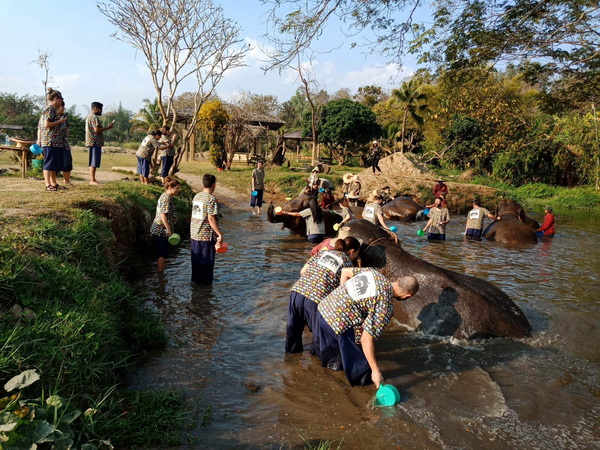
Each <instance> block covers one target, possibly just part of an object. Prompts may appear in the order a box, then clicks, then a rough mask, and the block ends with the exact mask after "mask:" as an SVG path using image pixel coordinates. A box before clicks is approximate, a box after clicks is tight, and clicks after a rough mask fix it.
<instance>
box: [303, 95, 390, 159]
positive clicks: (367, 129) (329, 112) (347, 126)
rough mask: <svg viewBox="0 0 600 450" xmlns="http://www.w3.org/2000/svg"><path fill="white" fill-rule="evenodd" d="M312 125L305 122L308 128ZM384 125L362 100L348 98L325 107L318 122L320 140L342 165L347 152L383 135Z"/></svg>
mask: <svg viewBox="0 0 600 450" xmlns="http://www.w3.org/2000/svg"><path fill="white" fill-rule="evenodd" d="M308 126H309V124H306V126H305V130H306V129H307V128H308ZM381 132H382V130H381V127H380V126H379V124H378V123H377V119H376V117H375V114H374V113H373V111H371V109H370V108H368V107H367V106H365V105H363V104H362V103H359V102H355V101H352V100H347V99H340V100H333V101H331V102H329V103H327V105H325V107H324V108H323V111H322V113H321V118H320V120H319V124H318V135H319V142H322V143H324V144H326V145H327V146H328V147H329V148H330V150H331V155H332V157H334V158H335V159H336V161H337V162H338V163H339V164H340V165H342V164H344V163H345V161H346V158H347V157H348V155H351V154H358V151H359V150H360V148H361V147H363V146H364V145H365V144H367V143H368V142H369V141H371V140H372V139H373V138H377V137H379V136H381Z"/></svg>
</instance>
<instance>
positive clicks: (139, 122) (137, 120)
mask: <svg viewBox="0 0 600 450" xmlns="http://www.w3.org/2000/svg"><path fill="white" fill-rule="evenodd" d="M144 103H145V105H144V107H143V108H142V109H140V111H139V112H138V113H136V114H135V115H134V116H133V119H131V120H130V121H129V122H131V130H130V132H132V131H137V130H140V131H143V132H144V133H148V132H149V131H151V130H158V129H159V128H160V127H162V126H163V119H162V115H161V113H160V107H159V106H158V98H157V99H155V100H154V102H151V101H150V99H149V98H145V99H144Z"/></svg>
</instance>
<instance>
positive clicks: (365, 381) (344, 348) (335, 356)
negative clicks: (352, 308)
mask: <svg viewBox="0 0 600 450" xmlns="http://www.w3.org/2000/svg"><path fill="white" fill-rule="evenodd" d="M318 324H319V325H318V332H319V346H320V350H321V365H322V366H323V367H327V368H329V369H333V370H339V365H340V362H341V366H342V368H343V370H344V373H345V374H346V378H347V379H348V381H349V382H350V385H351V386H367V385H369V384H371V383H373V380H371V366H369V363H368V361H367V358H366V357H365V354H364V353H363V351H362V348H360V347H359V346H358V345H357V344H356V342H355V341H354V328H350V329H349V330H346V331H345V332H344V333H342V334H335V332H334V331H333V329H332V328H331V327H330V326H329V324H328V323H327V322H326V321H325V319H323V317H322V316H321V314H318Z"/></svg>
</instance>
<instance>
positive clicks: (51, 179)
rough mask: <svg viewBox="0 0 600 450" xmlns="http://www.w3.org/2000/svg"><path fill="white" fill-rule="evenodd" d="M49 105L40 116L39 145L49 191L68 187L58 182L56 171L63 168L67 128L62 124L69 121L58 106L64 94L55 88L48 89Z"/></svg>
mask: <svg viewBox="0 0 600 450" xmlns="http://www.w3.org/2000/svg"><path fill="white" fill-rule="evenodd" d="M47 98H48V106H47V107H46V108H45V109H44V111H43V112H42V117H41V118H40V123H39V128H40V130H39V131H40V133H39V135H40V139H39V141H40V142H39V145H40V146H41V147H42V152H43V154H44V181H45V182H46V190H47V191H57V190H59V189H66V188H65V187H64V186H59V185H58V183H57V182H56V173H57V172H60V171H61V170H63V153H64V141H65V139H66V128H63V129H61V127H60V125H62V124H63V123H65V122H66V121H67V118H66V117H64V116H63V117H61V116H59V114H58V108H59V107H60V105H61V103H63V97H62V94H61V93H60V92H59V91H55V90H54V89H52V88H50V89H48V96H47Z"/></svg>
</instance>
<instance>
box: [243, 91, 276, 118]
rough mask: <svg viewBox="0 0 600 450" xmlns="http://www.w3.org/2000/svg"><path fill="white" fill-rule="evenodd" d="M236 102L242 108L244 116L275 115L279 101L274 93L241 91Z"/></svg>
mask: <svg viewBox="0 0 600 450" xmlns="http://www.w3.org/2000/svg"><path fill="white" fill-rule="evenodd" d="M236 103H237V106H239V107H240V108H243V110H244V112H245V113H246V116H253V115H265V116H277V115H278V114H279V110H280V107H279V102H278V101H277V97H276V96H274V95H261V94H252V93H250V92H246V91H243V92H242V93H241V96H240V97H239V98H238V99H237V102H236Z"/></svg>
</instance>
